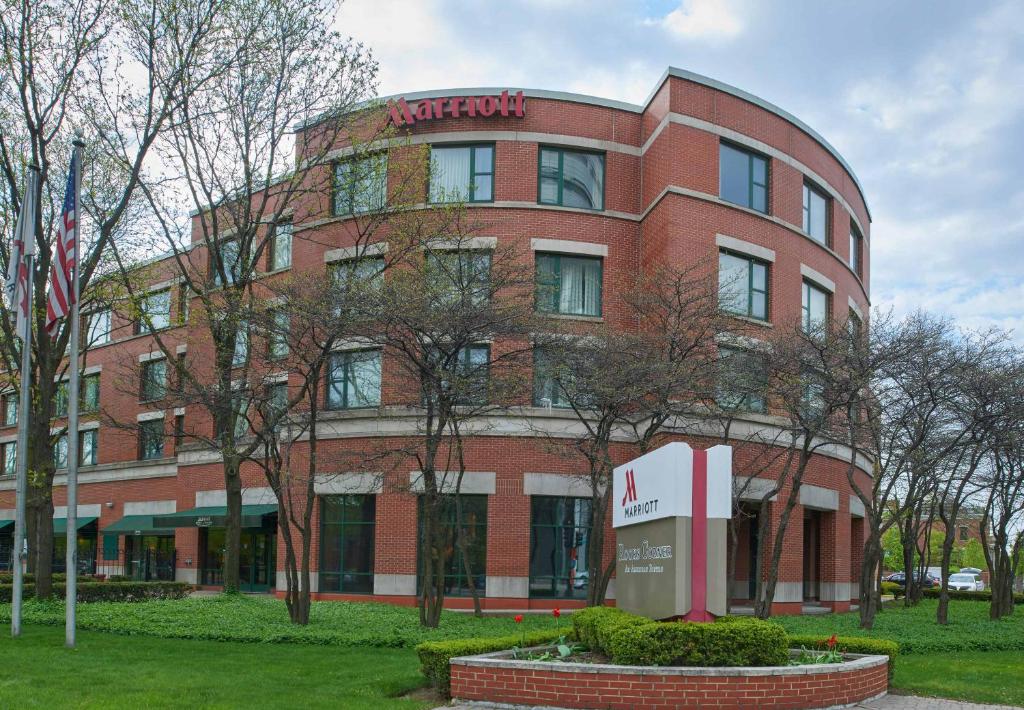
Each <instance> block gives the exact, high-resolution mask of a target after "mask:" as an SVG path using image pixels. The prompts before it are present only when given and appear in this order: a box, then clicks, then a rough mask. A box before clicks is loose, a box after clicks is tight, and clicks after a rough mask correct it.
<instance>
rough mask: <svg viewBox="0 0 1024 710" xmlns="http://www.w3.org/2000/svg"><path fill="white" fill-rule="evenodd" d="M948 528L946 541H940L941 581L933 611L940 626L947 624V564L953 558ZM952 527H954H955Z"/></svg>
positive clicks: (947, 529)
mask: <svg viewBox="0 0 1024 710" xmlns="http://www.w3.org/2000/svg"><path fill="white" fill-rule="evenodd" d="M954 521H955V518H954ZM950 527H951V526H950V525H947V526H946V539H945V540H943V541H942V569H941V572H942V575H941V576H942V579H941V580H940V582H941V585H940V586H939V607H938V608H937V609H936V610H935V622H936V623H938V624H940V625H942V626H945V625H946V624H948V623H949V588H948V585H949V564H950V560H951V559H952V558H953V537H954V535H953V534H951V533H950ZM952 527H955V525H953V526H952Z"/></svg>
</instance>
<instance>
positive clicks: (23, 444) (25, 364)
mask: <svg viewBox="0 0 1024 710" xmlns="http://www.w3.org/2000/svg"><path fill="white" fill-rule="evenodd" d="M38 179H39V174H38V168H36V167H35V166H34V165H33V166H30V167H29V172H28V179H27V180H26V181H25V204H24V205H23V207H22V209H23V210H24V211H25V221H26V225H25V232H27V233H28V234H29V237H28V238H29V239H35V229H36V228H35V224H36V215H35V196H36V185H37V181H38ZM27 250H28V246H27V245H26V251H27ZM26 266H27V267H28V282H27V284H26V289H25V290H26V299H27V300H28V318H26V319H25V332H24V333H23V334H22V339H21V371H20V372H18V377H19V378H20V380H21V383H20V384H21V390H20V393H19V395H18V397H19V399H18V409H19V412H18V443H17V449H16V450H15V455H16V456H17V469H16V476H17V483H16V484H15V491H16V492H15V496H16V502H15V512H14V550H13V553H14V555H13V560H12V561H13V563H14V564H13V567H14V580H13V581H14V585H13V588H12V589H11V636H14V637H18V636H21V607H22V587H23V585H24V580H25V577H24V564H25V560H26V559H27V558H28V541H27V540H26V539H25V538H26V535H25V496H26V495H27V493H28V424H29V422H28V420H29V411H30V408H29V404H30V398H31V393H30V388H29V382H30V380H31V379H32V372H31V368H32V319H33V316H34V313H33V311H32V295H33V292H34V291H35V257H34V254H29V255H28V256H27V257H26ZM15 307H17V306H16V305H15Z"/></svg>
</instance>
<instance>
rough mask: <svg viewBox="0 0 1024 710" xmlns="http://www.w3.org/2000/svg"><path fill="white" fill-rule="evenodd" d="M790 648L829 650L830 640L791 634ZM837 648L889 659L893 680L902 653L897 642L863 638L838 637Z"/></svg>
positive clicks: (844, 651)
mask: <svg viewBox="0 0 1024 710" xmlns="http://www.w3.org/2000/svg"><path fill="white" fill-rule="evenodd" d="M788 639H789V647H790V648H809V649H815V650H823V649H825V648H828V638H823V637H822V636H821V635H818V636H812V635H810V634H790V635H789V636H788ZM836 648H837V649H838V650H839V651H842V652H843V653H863V654H867V655H870V656H888V657H889V677H890V678H892V674H893V671H895V669H896V657H897V656H898V655H899V653H900V647H899V644H897V643H896V642H895V641H886V640H885V639H873V638H866V637H865V638H862V637H859V636H837V637H836Z"/></svg>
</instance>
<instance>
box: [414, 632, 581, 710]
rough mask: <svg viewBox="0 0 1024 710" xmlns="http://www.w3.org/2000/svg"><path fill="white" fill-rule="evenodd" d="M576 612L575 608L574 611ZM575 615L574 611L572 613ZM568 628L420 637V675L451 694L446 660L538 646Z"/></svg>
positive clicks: (449, 672)
mask: <svg viewBox="0 0 1024 710" xmlns="http://www.w3.org/2000/svg"><path fill="white" fill-rule="evenodd" d="M577 613H578V612H577ZM574 616H575V614H574ZM571 633H572V632H571V631H570V630H569V629H566V628H563V629H559V630H554V629H552V630H551V631H534V632H532V633H528V634H525V636H524V635H519V636H500V637H498V638H476V639H460V640H455V641H424V642H423V643H421V644H419V645H418V646H417V647H416V654H417V655H418V656H419V659H420V667H421V670H422V671H423V675H425V676H426V677H427V679H428V680H429V681H430V683H431V684H432V685H433V686H434V687H435V688H436V689H437V691H438V692H439V693H441V694H442V695H443V696H444V697H446V698H447V697H448V696H449V695H450V694H451V681H452V675H451V673H452V670H451V664H450V661H451V659H453V658H458V657H459V656H475V655H478V654H481V653H494V652H495V651H506V650H508V649H510V648H515V647H524V648H525V647H527V646H540V645H542V644H547V643H551V642H553V641H557V640H558V639H559V638H560V637H561V636H568V635H571Z"/></svg>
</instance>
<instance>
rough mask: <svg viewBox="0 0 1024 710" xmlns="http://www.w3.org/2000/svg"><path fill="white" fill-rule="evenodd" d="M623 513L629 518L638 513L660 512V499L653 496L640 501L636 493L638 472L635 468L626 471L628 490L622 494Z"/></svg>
mask: <svg viewBox="0 0 1024 710" xmlns="http://www.w3.org/2000/svg"><path fill="white" fill-rule="evenodd" d="M622 509H623V510H622V514H623V515H624V516H625V517H626V518H627V519H628V518H632V517H634V516H637V515H648V514H650V513H656V512H658V499H657V498H651V499H650V500H645V501H643V502H638V498H637V495H636V474H635V473H633V469H629V470H628V471H626V492H625V495H623V496H622Z"/></svg>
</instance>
